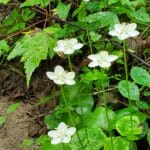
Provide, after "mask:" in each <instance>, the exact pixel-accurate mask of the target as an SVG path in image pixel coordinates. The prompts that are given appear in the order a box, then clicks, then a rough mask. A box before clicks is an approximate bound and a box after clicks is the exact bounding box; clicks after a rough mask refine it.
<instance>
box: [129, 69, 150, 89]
mask: <svg viewBox="0 0 150 150" xmlns="http://www.w3.org/2000/svg"><path fill="white" fill-rule="evenodd" d="M131 78H132V79H133V80H134V82H136V83H138V84H140V85H144V86H150V74H149V73H148V72H147V71H146V70H145V69H143V68H142V67H133V68H132V69H131Z"/></svg>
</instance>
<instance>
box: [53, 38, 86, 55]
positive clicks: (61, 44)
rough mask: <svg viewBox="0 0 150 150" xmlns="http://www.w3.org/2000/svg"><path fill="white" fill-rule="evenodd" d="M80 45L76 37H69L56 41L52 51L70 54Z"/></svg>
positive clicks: (81, 45)
mask: <svg viewBox="0 0 150 150" xmlns="http://www.w3.org/2000/svg"><path fill="white" fill-rule="evenodd" d="M81 47H83V44H81V43H78V40H77V39H76V38H71V39H65V40H59V41H57V46H56V47H55V48H54V51H55V52H62V53H63V54H72V53H74V51H76V50H79V49H80V48H81Z"/></svg>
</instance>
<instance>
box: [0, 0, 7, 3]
mask: <svg viewBox="0 0 150 150" xmlns="http://www.w3.org/2000/svg"><path fill="white" fill-rule="evenodd" d="M8 2H9V0H0V4H1V3H2V4H7V3H8Z"/></svg>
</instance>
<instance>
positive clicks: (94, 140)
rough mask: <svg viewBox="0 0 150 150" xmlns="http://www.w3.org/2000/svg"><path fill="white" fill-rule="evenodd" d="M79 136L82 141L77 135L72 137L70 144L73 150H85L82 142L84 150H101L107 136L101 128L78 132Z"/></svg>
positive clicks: (85, 129) (84, 129)
mask: <svg viewBox="0 0 150 150" xmlns="http://www.w3.org/2000/svg"><path fill="white" fill-rule="evenodd" d="M78 135H79V137H80V140H79V138H78V136H77V134H75V135H74V136H73V137H72V140H71V142H70V147H71V148H72V150H81V149H83V148H82V147H81V144H80V141H81V142H82V145H83V147H84V150H91V149H92V150H100V149H101V148H102V147H103V145H104V141H105V138H106V135H105V134H104V132H103V131H102V130H101V129H100V128H83V129H81V130H79V131H78Z"/></svg>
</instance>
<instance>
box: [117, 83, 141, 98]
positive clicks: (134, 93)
mask: <svg viewBox="0 0 150 150" xmlns="http://www.w3.org/2000/svg"><path fill="white" fill-rule="evenodd" d="M128 86H129V87H128ZM118 90H119V92H120V93H121V95H122V96H124V97H126V98H128V99H129V98H130V99H131V100H139V97H140V91H139V88H138V86H137V85H136V84H135V83H133V82H130V81H128V82H127V81H126V80H121V81H120V82H119V83H118ZM128 90H129V91H128Z"/></svg>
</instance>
